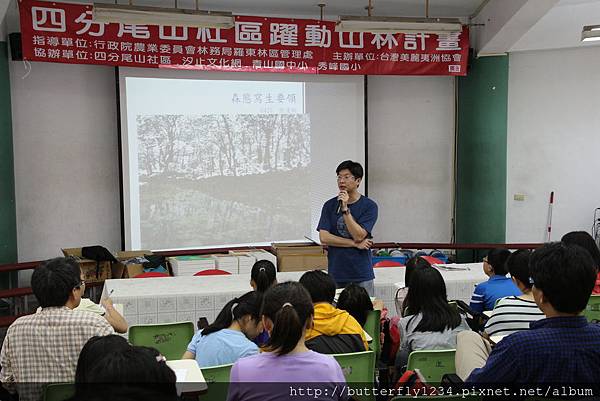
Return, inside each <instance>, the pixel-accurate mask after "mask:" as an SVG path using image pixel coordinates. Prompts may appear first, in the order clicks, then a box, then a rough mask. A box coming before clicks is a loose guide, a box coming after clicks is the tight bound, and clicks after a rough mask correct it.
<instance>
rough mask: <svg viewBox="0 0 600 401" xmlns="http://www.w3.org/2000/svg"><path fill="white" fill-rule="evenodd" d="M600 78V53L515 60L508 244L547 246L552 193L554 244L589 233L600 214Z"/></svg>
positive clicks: (526, 56) (510, 105)
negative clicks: (579, 232) (598, 212)
mask: <svg viewBox="0 0 600 401" xmlns="http://www.w3.org/2000/svg"><path fill="white" fill-rule="evenodd" d="M598 71H600V52H598V49H597V48H595V49H594V48H584V49H568V50H552V51H539V52H528V53H512V54H511V55H510V64H509V95H508V148H507V152H508V160H507V169H508V171H507V181H508V182H507V213H506V220H507V221H506V223H507V224H506V241H507V242H539V241H543V240H545V238H546V236H545V227H546V216H547V211H548V200H549V194H550V192H551V191H555V199H554V202H555V203H554V211H553V223H552V227H553V228H552V240H559V239H560V237H561V236H562V235H563V234H565V233H566V232H568V231H571V230H586V231H590V229H591V226H592V218H593V212H594V209H595V208H596V207H600V185H599V179H598V177H599V173H600V152H599V151H600V114H599V113H598V105H599V104H600V103H599V101H598V94H599V93H600V78H599V75H598ZM516 193H519V194H524V195H525V201H514V200H513V196H514V194H516Z"/></svg>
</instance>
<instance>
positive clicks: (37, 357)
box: [0, 258, 114, 400]
mask: <svg viewBox="0 0 600 401" xmlns="http://www.w3.org/2000/svg"><path fill="white" fill-rule="evenodd" d="M31 288H32V289H33V293H34V294H35V297H36V299H37V300H38V302H39V304H40V306H41V307H42V310H41V311H39V312H38V313H35V314H33V315H29V316H23V317H20V318H18V319H17V320H15V322H14V323H13V324H12V325H11V326H10V327H9V328H8V331H7V333H6V337H5V339H4V343H3V344H2V351H1V352H0V366H2V369H1V370H0V381H1V382H2V385H3V386H4V387H5V388H6V389H7V390H9V391H10V392H15V391H18V393H19V399H20V400H38V399H39V398H40V394H41V386H42V384H43V383H59V382H73V381H74V380H75V368H76V367H77V359H78V358H79V353H80V352H81V349H82V348H83V346H84V345H85V343H86V342H87V341H88V340H89V339H90V338H91V337H93V336H104V335H107V334H114V330H113V328H112V327H111V326H110V324H109V323H108V321H107V320H106V319H104V318H103V317H102V316H100V315H98V314H95V313H90V312H85V311H77V310H73V309H75V308H76V307H77V306H78V305H79V303H80V301H81V297H82V295H83V293H84V291H85V281H84V279H83V277H82V276H81V269H80V268H79V264H78V263H77V261H76V260H75V259H72V258H56V259H51V260H48V261H46V262H44V263H42V264H41V265H40V266H39V267H37V268H36V269H35V271H34V272H33V275H32V276H31Z"/></svg>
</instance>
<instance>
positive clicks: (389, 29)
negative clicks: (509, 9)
mask: <svg viewBox="0 0 600 401" xmlns="http://www.w3.org/2000/svg"><path fill="white" fill-rule="evenodd" d="M366 9H367V14H368V15H367V16H366V17H365V16H363V17H358V16H345V15H344V16H340V17H339V19H338V22H337V24H336V26H335V30H336V31H337V32H371V33H433V34H441V33H450V32H462V23H461V21H460V20H459V19H458V18H430V17H429V0H426V3H425V17H373V16H372V15H371V11H372V10H373V5H372V0H369V5H368V6H367V7H366Z"/></svg>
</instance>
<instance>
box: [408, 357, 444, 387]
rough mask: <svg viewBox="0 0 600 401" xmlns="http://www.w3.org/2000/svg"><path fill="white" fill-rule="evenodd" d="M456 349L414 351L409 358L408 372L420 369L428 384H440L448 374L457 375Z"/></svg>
mask: <svg viewBox="0 0 600 401" xmlns="http://www.w3.org/2000/svg"><path fill="white" fill-rule="evenodd" d="M455 354H456V350H455V349H436V350H418V351H413V352H411V353H410V355H409V356H408V365H407V366H406V369H407V370H414V369H419V370H420V371H421V374H422V375H423V377H424V378H425V382H427V383H440V381H441V380H442V376H444V374H446V373H456V368H455V366H454V355H455Z"/></svg>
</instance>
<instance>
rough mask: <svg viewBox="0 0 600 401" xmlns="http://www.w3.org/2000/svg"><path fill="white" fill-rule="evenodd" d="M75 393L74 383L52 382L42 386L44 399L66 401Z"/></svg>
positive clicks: (46, 400)
mask: <svg viewBox="0 0 600 401" xmlns="http://www.w3.org/2000/svg"><path fill="white" fill-rule="evenodd" d="M74 395H75V383H52V384H46V385H45V386H44V398H43V400H44V401H66V400H68V399H70V398H72V397H73V396H74Z"/></svg>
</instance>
